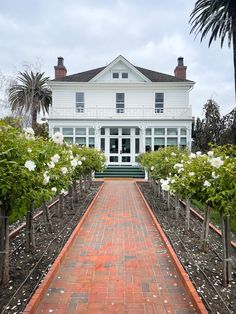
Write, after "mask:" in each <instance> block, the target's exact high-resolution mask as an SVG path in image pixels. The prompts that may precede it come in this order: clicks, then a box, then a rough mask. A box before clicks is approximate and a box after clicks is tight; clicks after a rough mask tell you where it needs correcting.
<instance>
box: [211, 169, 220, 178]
mask: <svg viewBox="0 0 236 314" xmlns="http://www.w3.org/2000/svg"><path fill="white" fill-rule="evenodd" d="M211 176H212V178H213V179H218V178H219V175H216V174H215V171H213V172H212V174H211Z"/></svg>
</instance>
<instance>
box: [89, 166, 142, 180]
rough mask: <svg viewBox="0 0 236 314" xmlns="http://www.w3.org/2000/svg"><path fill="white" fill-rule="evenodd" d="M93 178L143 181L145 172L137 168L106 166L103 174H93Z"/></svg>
mask: <svg viewBox="0 0 236 314" xmlns="http://www.w3.org/2000/svg"><path fill="white" fill-rule="evenodd" d="M95 178H138V179H144V178H145V172H144V170H143V169H142V168H140V167H139V166H107V167H106V168H105V169H104V171H103V172H95Z"/></svg>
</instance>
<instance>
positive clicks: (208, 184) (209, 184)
mask: <svg viewBox="0 0 236 314" xmlns="http://www.w3.org/2000/svg"><path fill="white" fill-rule="evenodd" d="M203 186H205V187H209V186H211V183H210V182H209V181H207V180H205V182H204V183H203Z"/></svg>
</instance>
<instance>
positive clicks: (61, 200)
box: [58, 193, 65, 218]
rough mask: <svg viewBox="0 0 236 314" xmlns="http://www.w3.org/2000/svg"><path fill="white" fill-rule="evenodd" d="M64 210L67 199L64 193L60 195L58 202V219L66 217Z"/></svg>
mask: <svg viewBox="0 0 236 314" xmlns="http://www.w3.org/2000/svg"><path fill="white" fill-rule="evenodd" d="M64 209H65V198H64V193H61V194H60V195H59V201H58V217H59V218H62V217H63V216H64Z"/></svg>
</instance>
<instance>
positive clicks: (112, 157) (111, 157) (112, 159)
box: [110, 156, 118, 162]
mask: <svg viewBox="0 0 236 314" xmlns="http://www.w3.org/2000/svg"><path fill="white" fill-rule="evenodd" d="M110 162H118V156H110Z"/></svg>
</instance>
